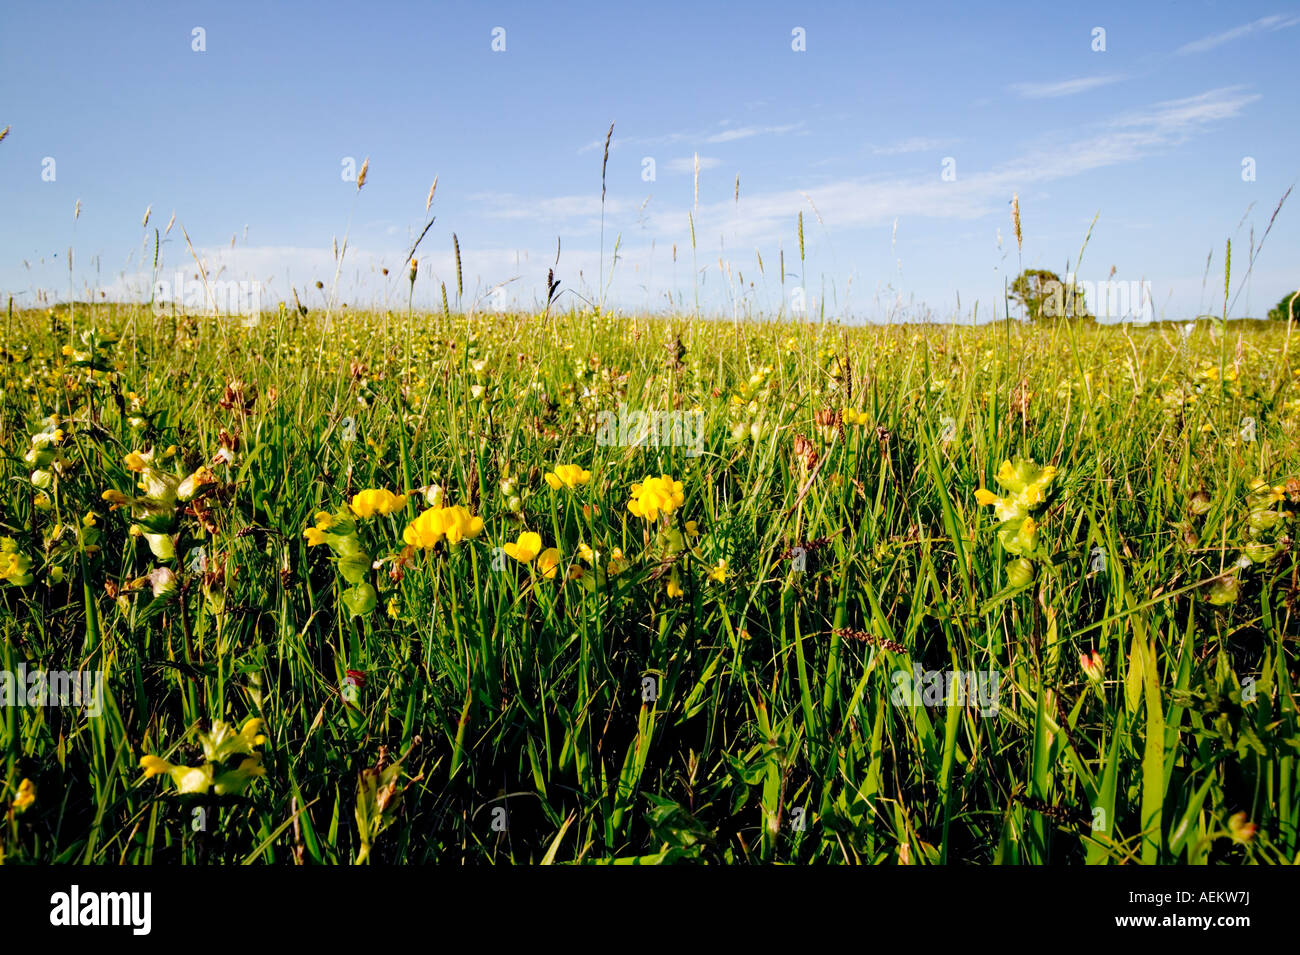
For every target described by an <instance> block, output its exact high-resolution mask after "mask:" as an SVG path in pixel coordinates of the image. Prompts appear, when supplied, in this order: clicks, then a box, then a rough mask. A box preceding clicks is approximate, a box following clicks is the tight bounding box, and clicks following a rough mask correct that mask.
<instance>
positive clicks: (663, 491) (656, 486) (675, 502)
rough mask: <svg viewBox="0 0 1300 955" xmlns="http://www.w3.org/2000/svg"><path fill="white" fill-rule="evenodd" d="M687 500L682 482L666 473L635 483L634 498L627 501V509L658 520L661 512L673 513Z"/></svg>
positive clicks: (649, 519) (647, 518) (633, 488)
mask: <svg viewBox="0 0 1300 955" xmlns="http://www.w3.org/2000/svg"><path fill="white" fill-rule="evenodd" d="M685 500H686V495H685V492H684V491H683V489H682V482H681V481H674V480H673V479H672V478H671V477H670V476H668V475H667V474H664V475H662V476H660V477H648V478H646V479H645V480H644V481H642V482H641V483H640V484H633V485H632V498H631V500H629V501H628V502H627V509H628V510H629V511H631V512H632V514H633V515H634V516H636V517H642V518H645V519H646V520H647V521H656V520H658V519H659V515H660V514H661V513H662V514H665V515H666V514H671V513H672V512H673V511H675V510H677V508H679V507H681V506H682V504H683V502H684V501H685Z"/></svg>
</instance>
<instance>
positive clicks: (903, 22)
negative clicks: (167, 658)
mask: <svg viewBox="0 0 1300 955" xmlns="http://www.w3.org/2000/svg"><path fill="white" fill-rule="evenodd" d="M56 11H57V12H56ZM498 27H500V28H503V29H504V31H505V34H504V41H505V49H504V50H503V51H494V50H493V49H492V45H493V31H494V29H495V28H498ZM1097 27H1101V28H1103V29H1104V30H1105V38H1104V39H1105V50H1104V51H1095V50H1094V49H1093V46H1094V45H1095V40H1094V32H1093V31H1094V28H1097ZM195 28H202V30H203V31H204V41H205V46H206V49H205V50H203V51H195V50H194V49H193V48H192V47H193V45H194V34H193V31H194V29H195ZM796 28H801V29H802V30H803V36H804V38H805V46H806V49H804V50H802V51H799V50H795V49H793V48H792V47H793V45H795V44H794V33H793V31H795V29H796ZM1298 40H1300V5H1296V4H1294V3H1285V2H1270V3H1253V2H1244V3H1243V2H1233V3H1226V2H1225V3H1210V2H1183V3H1172V2H1167V3H1155V2H1151V3H1140V4H1134V3H1121V4H1105V3H1103V4H1088V5H1083V4H1067V5H1059V6H1058V5H1048V4H1041V3H1025V4H970V3H937V4H922V3H910V4H899V5H897V6H896V7H894V8H891V9H887V10H880V11H868V10H866V9H865V5H863V4H860V3H842V4H836V3H825V4H821V3H810V4H804V3H789V2H786V3H751V4H747V5H745V6H744V7H735V8H733V9H727V8H726V7H724V6H723V5H720V4H719V5H711V4H702V3H676V2H660V3H655V4H640V5H621V4H608V3H599V4H598V3H592V4H582V3H565V4H547V5H543V4H537V3H518V4H514V3H474V4H471V3H459V4H458V3H452V4H436V5H434V4H428V5H426V4H384V3H371V4H356V3H349V4H334V3H324V2H322V3H313V4H311V5H310V6H308V5H290V4H283V5H278V4H267V3H257V4H253V3H242V2H223V3H219V4H217V3H194V4H183V5H181V4H176V5H168V6H166V7H160V8H154V7H151V6H146V5H144V4H133V3H114V4H108V3H103V4H78V3H70V4H62V5H59V6H58V7H54V6H50V5H38V4H7V5H6V6H5V8H4V9H3V11H0V128H3V127H4V126H5V125H9V126H10V127H11V132H10V134H9V136H8V137H7V138H6V139H5V141H4V142H3V143H0V225H2V226H3V228H0V290H3V291H4V292H5V293H9V294H13V295H14V296H15V301H16V302H17V303H20V304H30V303H32V302H34V301H35V300H36V296H37V292H38V290H41V289H45V290H48V291H49V292H50V294H53V295H55V296H57V297H67V296H68V295H69V294H70V292H69V290H70V288H71V289H72V290H73V292H74V293H75V294H76V295H77V296H79V297H83V296H85V295H86V294H87V293H90V294H95V295H97V296H98V294H99V293H100V292H103V293H104V294H105V295H107V296H108V297H110V298H129V297H131V296H133V295H134V296H140V295H144V296H145V297H147V295H148V289H149V288H150V286H151V283H152V280H153V277H154V276H153V271H152V241H153V239H152V237H153V229H154V228H155V227H157V228H159V229H160V230H161V229H164V228H166V226H167V224H168V222H169V221H170V219H171V217H172V215H173V213H174V214H175V221H176V224H175V225H174V226H173V228H172V229H171V231H170V233H169V234H167V235H166V236H165V238H164V241H163V245H162V254H161V258H162V261H161V267H160V270H159V272H160V277H163V278H170V277H171V276H172V275H174V273H175V272H176V270H177V269H184V270H186V271H187V272H188V273H189V274H193V273H194V272H195V263H194V258H193V257H192V256H191V253H190V251H189V249H188V248H187V245H186V242H185V239H184V237H183V236H182V234H181V227H182V226H183V227H184V229H185V231H186V233H188V235H189V238H190V240H191V242H192V243H193V246H194V250H195V253H196V254H197V255H198V256H199V258H200V259H201V260H202V261H203V263H204V267H205V269H206V270H207V272H208V274H209V275H210V276H212V277H213V278H216V277H217V276H220V277H221V278H222V279H228V280H256V281H259V282H261V283H263V287H264V288H265V290H266V291H265V297H267V298H269V299H270V300H278V299H279V298H281V297H285V296H288V294H289V289H290V287H291V286H296V287H297V288H298V290H299V292H300V294H303V296H304V301H305V302H306V303H307V304H316V305H320V304H323V302H324V300H325V296H326V295H327V294H329V292H330V290H331V288H333V289H334V290H335V291H334V294H335V295H336V296H337V297H338V298H339V299H340V300H342V301H346V302H349V303H350V304H353V305H354V307H355V306H356V305H361V304H374V303H378V304H383V303H388V304H390V305H393V306H394V307H396V306H398V305H401V306H402V307H404V306H405V302H406V294H407V280H406V274H405V269H403V268H402V262H403V259H404V258H405V256H406V253H407V251H408V249H409V247H410V245H411V243H412V242H413V241H414V239H415V237H416V236H417V235H418V234H419V233H420V231H421V230H422V229H423V228H424V225H425V223H426V221H427V216H426V213H425V200H426V196H427V194H428V191H429V187H430V185H431V183H432V182H433V180H434V177H435V176H436V177H437V178H438V188H437V193H436V195H435V197H434V201H433V205H432V208H431V210H430V213H429V214H430V215H436V216H437V220H436V222H434V224H433V226H432V228H431V229H430V230H429V232H428V234H427V235H426V237H425V239H424V242H423V244H422V245H421V247H420V250H419V252H418V253H417V256H418V258H419V260H420V263H421V273H420V277H419V279H418V281H417V283H416V301H417V303H425V304H428V303H431V302H433V301H434V297H435V295H436V290H437V283H438V281H440V280H441V281H445V282H447V284H448V285H449V286H450V287H451V289H452V297H453V299H454V297H455V266H454V260H453V256H452V238H451V237H452V233H453V232H454V233H456V234H457V236H458V237H459V241H460V246H461V251H462V255H463V262H464V286H465V294H464V297H463V299H462V304H463V305H464V306H465V307H470V306H476V307H478V308H486V307H491V306H496V305H501V304H505V305H507V306H515V305H522V306H532V305H534V304H535V303H536V302H538V301H539V300H540V298H541V297H543V296H544V291H543V290H544V286H545V279H546V272H547V269H548V268H550V267H554V268H555V272H556V275H557V277H558V278H559V279H560V280H561V281H562V283H563V285H562V286H561V287H562V288H569V289H573V290H575V291H577V292H579V293H581V294H582V295H583V296H584V297H585V298H587V299H592V300H594V299H598V298H599V297H600V295H601V292H600V289H599V286H600V278H599V276H600V274H601V253H600V249H601V233H600V212H601V202H600V198H601V196H600V192H601V160H602V146H603V141H604V136H605V132H606V130H607V129H608V127H609V124H610V123H611V122H614V123H615V124H616V125H615V130H614V139H613V145H612V150H611V153H610V157H609V166H608V172H607V196H606V203H605V225H604V229H605V237H604V245H605V251H604V263H605V264H604V271H605V275H606V280H607V281H608V289H607V292H606V299H607V301H608V302H609V303H612V304H615V305H617V306H619V307H620V308H624V309H628V310H632V309H663V308H665V307H667V305H668V303H669V301H670V297H671V300H672V301H673V302H678V301H680V302H681V303H682V304H683V306H684V307H686V308H688V309H689V308H693V307H694V305H695V296H696V292H697V290H698V294H699V298H700V305H701V308H703V309H705V310H708V311H710V312H715V313H720V314H727V315H730V314H733V312H735V311H740V312H742V313H743V312H744V311H745V310H746V309H749V310H752V311H755V312H761V313H764V314H773V313H775V312H777V311H778V310H779V309H781V308H782V305H783V303H784V306H785V308H786V311H787V312H788V311H789V309H790V307H791V306H792V304H794V295H795V293H794V291H793V290H794V289H796V288H801V289H803V290H804V292H803V295H804V301H805V305H806V306H807V307H808V308H809V309H810V314H817V313H818V312H819V311H820V309H821V308H822V306H823V303H824V307H825V310H826V314H828V315H830V316H834V317H837V318H840V319H843V320H858V321H860V320H871V321H880V320H887V319H889V318H891V317H892V318H918V317H923V316H926V315H930V316H933V317H935V318H940V319H952V318H954V317H957V316H960V318H962V319H963V320H966V321H969V320H970V319H971V317H972V312H973V309H974V307H975V305H976V303H977V302H978V308H979V316H980V318H983V317H986V316H989V315H991V314H992V312H993V309H994V308H995V307H1000V305H999V299H1000V297H1001V290H1002V287H1003V282H1004V279H1006V278H1009V277H1013V276H1014V274H1015V273H1016V272H1017V271H1018V270H1019V268H1021V267H1042V268H1050V269H1053V270H1055V271H1058V272H1062V273H1064V272H1065V269H1066V266H1067V263H1068V264H1069V265H1070V267H1071V268H1072V269H1073V268H1074V267H1075V264H1076V261H1077V259H1078V254H1079V248H1080V246H1081V244H1082V243H1083V240H1084V237H1085V235H1086V234H1087V232H1088V227H1089V223H1090V222H1092V219H1093V217H1094V215H1099V217H1098V219H1097V223H1096V226H1095V228H1094V230H1093V233H1092V237H1091V240H1090V243H1089V245H1088V247H1087V251H1086V254H1085V256H1084V258H1083V261H1082V266H1081V267H1080V268H1079V269H1078V273H1077V274H1078V277H1079V279H1081V280H1091V281H1103V280H1106V279H1107V278H1108V277H1110V276H1111V270H1112V269H1114V277H1115V278H1116V279H1119V280H1126V281H1148V282H1150V283H1151V293H1152V297H1153V299H1154V304H1155V313H1156V315H1157V317H1167V318H1183V317H1187V316H1189V315H1194V314H1197V313H1199V312H1204V311H1217V310H1219V309H1221V308H1222V283H1223V258H1224V254H1223V248H1224V242H1225V240H1226V239H1228V238H1232V240H1233V259H1234V262H1233V274H1234V276H1244V275H1245V272H1246V259H1247V257H1248V254H1249V245H1250V237H1251V229H1252V228H1253V229H1254V238H1255V241H1256V243H1258V242H1259V240H1260V239H1261V237H1262V235H1263V233H1264V229H1265V228H1266V226H1267V225H1268V221H1269V217H1270V216H1271V214H1272V212H1273V210H1274V208H1275V207H1276V205H1277V202H1278V200H1279V199H1280V198H1281V196H1282V195H1283V193H1284V192H1285V191H1286V189H1287V188H1288V187H1289V186H1290V185H1291V184H1292V183H1294V182H1295V181H1296V180H1297V179H1298V178H1300V124H1297V122H1296V119H1297V115H1296V109H1295V107H1294V101H1295V94H1296V91H1297V90H1298V89H1300V57H1297V56H1296V54H1295V50H1296V44H1297V41H1298ZM696 156H698V157H699V165H700V172H699V179H698V197H697V195H696V192H695V172H694V170H695V157H696ZM47 157H48V158H52V159H53V160H54V181H46V180H45V179H43V178H42V173H43V170H45V169H47V168H48V164H47V163H46V159H47ZM347 157H351V158H352V159H354V160H355V162H356V163H357V164H358V165H359V164H360V162H361V161H362V160H363V159H364V158H366V157H369V160H370V165H369V174H368V178H367V182H366V185H365V187H364V189H362V190H361V191H360V193H358V192H357V189H356V186H355V184H354V183H351V182H347V181H344V180H343V178H342V171H343V164H344V160H345V159H346V158H347ZM1247 157H1250V158H1251V159H1253V160H1254V179H1253V181H1246V180H1244V179H1243V166H1242V164H1243V160H1245V159H1246V158H1247ZM647 158H649V159H653V161H654V178H653V179H652V180H650V179H647V178H646V173H647V171H648V167H647V165H646V162H645V161H646V159H647ZM948 159H950V160H951V162H950V163H949V164H948V166H947V168H948V169H949V170H951V171H955V179H953V178H951V175H950V177H949V179H945V178H944V175H943V173H944V169H945V160H948ZM737 176H739V179H740V184H739V200H738V201H737V200H736V178H737ZM1013 193H1018V195H1019V200H1020V207H1021V216H1022V221H1023V233H1024V247H1023V250H1021V251H1018V250H1017V248H1016V241H1015V238H1014V236H1013V235H1012V231H1011V219H1010V199H1011V196H1012V194H1013ZM78 202H80V215H79V217H76V218H74V209H76V207H77V203H78ZM150 206H151V207H152V213H151V218H150V222H149V225H148V228H147V229H146V228H142V227H141V220H142V218H143V216H144V213H145V210H146V208H147V207H150ZM800 212H802V213H803V216H804V236H805V253H806V263H805V264H803V265H802V266H801V264H800V262H799V252H798V239H797V237H796V218H797V216H798V215H799V213H800ZM692 220H693V221H694V223H695V235H696V250H695V252H694V255H692V251H691V238H690V229H691V221H692ZM999 234H1000V238H1001V245H1000V246H999ZM345 235H346V236H347V252H346V255H345V256H344V257H343V261H342V265H341V266H338V265H336V259H335V257H334V254H333V252H332V246H333V241H334V240H335V239H337V241H338V242H339V243H340V244H342V243H343V241H344V237H345ZM557 238H558V241H559V250H560V251H559V261H558V264H557V263H556V246H557ZM616 240H617V241H618V242H619V259H618V261H617V263H616V264H614V265H613V266H612V268H613V274H612V277H611V276H610V275H609V271H610V269H611V259H612V253H613V248H614V244H615V241H616ZM232 241H233V245H232ZM674 245H675V246H676V261H675V262H674V261H673V247H674ZM69 247H71V248H72V249H73V273H72V276H71V279H70V277H69V274H68V266H67V250H68V248H69ZM146 250H147V251H146ZM782 252H784V260H785V271H786V276H785V281H784V286H783V284H782V282H781V276H780V269H779V265H778V263H779V261H780V255H781V253H782ZM1298 253H1300V196H1293V197H1292V198H1291V199H1290V200H1289V201H1288V203H1287V205H1286V206H1285V207H1284V208H1283V209H1282V212H1281V214H1280V215H1279V216H1278V217H1277V220H1276V222H1275V223H1274V225H1273V229H1272V233H1271V234H1270V235H1269V237H1268V241H1267V243H1266V244H1265V245H1264V247H1263V251H1262V252H1261V254H1260V256H1259V258H1258V261H1257V263H1256V265H1255V269H1254V273H1253V276H1252V278H1251V281H1250V283H1249V286H1248V287H1247V288H1245V289H1243V290H1242V292H1241V295H1240V297H1239V298H1237V300H1236V304H1235V306H1234V309H1233V313H1234V314H1238V315H1241V314H1262V313H1263V312H1265V311H1266V310H1267V309H1268V308H1269V307H1270V306H1272V305H1273V304H1274V303H1275V302H1276V301H1277V300H1278V299H1279V298H1281V297H1282V295H1283V294H1285V293H1286V292H1287V291H1290V290H1292V289H1294V288H1295V287H1296V286H1297V285H1300V254H1298ZM1211 254H1212V256H1213V258H1212V261H1211V265H1210V269H1209V278H1208V281H1206V280H1205V271H1206V257H1207V255H1211ZM760 256H761V258H762V268H761V269H760V266H759V257H760ZM383 268H388V269H390V270H391V271H390V274H389V276H387V277H385V276H383V274H382V272H381V269H383ZM336 272H337V283H336V278H335V276H336ZM693 277H694V278H695V281H694V282H693V281H692V279H693ZM316 281H321V282H323V283H324V285H325V291H324V292H320V291H317V290H315V288H314V284H315V282H316ZM742 282H743V284H742ZM502 283H504V284H502ZM1236 284H1237V283H1236V281H1234V292H1235V291H1236V289H1235V286H1236ZM498 286H499V287H500V288H501V290H502V291H501V292H497V293H492V292H491V290H492V289H494V288H496V287H498ZM308 290H309V291H308ZM959 297H960V311H958V301H959ZM574 301H576V300H574Z"/></svg>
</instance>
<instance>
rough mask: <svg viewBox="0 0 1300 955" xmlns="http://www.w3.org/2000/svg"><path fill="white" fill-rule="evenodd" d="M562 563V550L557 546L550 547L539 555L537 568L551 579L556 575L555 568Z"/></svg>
mask: <svg viewBox="0 0 1300 955" xmlns="http://www.w3.org/2000/svg"><path fill="white" fill-rule="evenodd" d="M559 564H560V551H559V548H556V547H548V548H546V550H544V551H542V552H541V553H540V554H538V555H537V569H538V570H540V571H541V572H542V576H543V577H545V578H546V579H547V580H550V579H551V578H552V577H554V576H555V569H556V567H558V566H559Z"/></svg>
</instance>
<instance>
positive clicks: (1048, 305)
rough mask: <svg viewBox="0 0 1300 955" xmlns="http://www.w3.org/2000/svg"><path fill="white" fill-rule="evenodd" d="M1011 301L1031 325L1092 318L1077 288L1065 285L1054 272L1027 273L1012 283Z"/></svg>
mask: <svg viewBox="0 0 1300 955" xmlns="http://www.w3.org/2000/svg"><path fill="white" fill-rule="evenodd" d="M1011 298H1012V299H1013V300H1014V301H1015V302H1017V303H1018V304H1019V305H1020V307H1021V308H1023V309H1024V310H1025V314H1026V316H1028V318H1029V320H1030V321H1031V322H1042V321H1051V320H1052V319H1054V318H1092V314H1091V313H1090V312H1089V311H1088V303H1087V302H1085V301H1084V296H1083V293H1082V292H1081V291H1080V290H1079V288H1078V286H1077V285H1073V284H1071V285H1066V283H1064V282H1062V281H1061V277H1060V276H1059V275H1057V274H1056V273H1055V272H1049V271H1047V270H1046V269H1025V270H1024V271H1023V272H1021V273H1020V275H1018V276H1017V277H1016V280H1015V281H1014V282H1012V283H1011Z"/></svg>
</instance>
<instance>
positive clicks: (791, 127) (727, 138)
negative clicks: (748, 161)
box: [704, 123, 803, 143]
mask: <svg viewBox="0 0 1300 955" xmlns="http://www.w3.org/2000/svg"><path fill="white" fill-rule="evenodd" d="M801 128H803V123H789V124H787V125H785V126H740V127H737V128H736V129H724V130H723V131H722V132H720V133H714V134H713V135H711V136H706V137H705V139H704V141H705V142H706V143H731V142H735V141H736V140H737V139H749V138H750V137H752V136H784V135H785V134H786V133H793V132H795V131H796V130H798V129H801Z"/></svg>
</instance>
